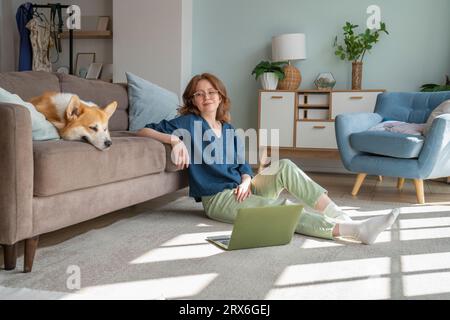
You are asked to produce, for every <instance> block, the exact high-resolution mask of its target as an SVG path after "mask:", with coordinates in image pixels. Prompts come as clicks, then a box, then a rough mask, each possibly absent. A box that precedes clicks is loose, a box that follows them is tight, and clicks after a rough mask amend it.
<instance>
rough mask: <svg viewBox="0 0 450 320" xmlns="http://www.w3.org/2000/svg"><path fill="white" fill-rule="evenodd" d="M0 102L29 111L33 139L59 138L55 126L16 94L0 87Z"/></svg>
mask: <svg viewBox="0 0 450 320" xmlns="http://www.w3.org/2000/svg"><path fill="white" fill-rule="evenodd" d="M0 102H3V103H11V104H17V105H20V106H24V107H25V108H27V109H28V110H29V111H30V116H31V129H32V134H33V140H56V139H59V134H58V131H57V130H56V128H55V126H53V124H51V123H50V122H49V121H47V119H46V118H45V116H44V115H43V114H42V113H40V112H39V111H37V110H36V108H35V107H34V106H33V105H32V104H31V103H29V102H25V101H23V100H22V99H21V98H20V97H19V96H18V95H17V94H12V93H10V92H8V91H6V90H5V89H3V88H0Z"/></svg>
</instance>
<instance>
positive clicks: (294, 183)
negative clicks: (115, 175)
mask: <svg viewBox="0 0 450 320" xmlns="http://www.w3.org/2000/svg"><path fill="white" fill-rule="evenodd" d="M229 111H230V100H229V98H228V96H227V91H226V89H225V86H224V85H223V83H222V82H221V81H220V80H219V79H218V78H217V77H215V76H214V75H212V74H208V73H204V74H201V75H196V76H195V77H193V78H192V79H191V81H190V82H189V84H188V85H187V87H186V90H185V92H184V94H183V107H181V108H180V110H179V113H180V116H179V117H177V118H174V119H172V120H170V121H167V120H163V121H161V122H160V123H151V124H148V125H146V127H145V128H143V129H141V130H139V131H138V132H137V134H138V135H140V136H145V137H151V138H154V139H157V140H159V141H161V142H163V143H170V144H171V145H172V148H173V149H172V159H173V161H174V163H175V164H176V165H177V167H178V168H179V169H184V168H188V172H189V195H190V196H192V197H194V198H195V200H196V201H197V202H200V201H201V202H202V205H203V207H204V209H205V212H206V215H207V216H208V217H210V218H211V219H215V220H218V221H223V222H228V223H233V221H234V219H235V217H236V215H237V212H238V209H239V208H243V207H264V206H275V205H289V204H292V202H290V201H289V200H287V199H283V198H279V195H280V193H281V191H282V190H283V189H286V190H287V191H288V192H290V193H291V194H292V195H294V196H295V197H296V198H297V199H298V200H299V201H301V202H303V203H304V204H306V208H305V209H304V210H303V211H302V214H301V215H300V219H299V223H298V225H297V228H296V232H297V233H300V234H304V235H307V236H313V237H319V238H324V239H334V238H336V237H349V238H353V239H354V240H357V241H360V242H361V243H364V244H372V243H373V242H374V241H375V239H376V238H377V236H378V235H379V234H380V233H381V232H382V231H384V230H385V229H387V228H389V227H390V226H391V225H392V224H393V223H394V221H395V219H396V218H397V216H398V214H399V210H398V209H394V210H392V212H391V213H389V214H387V215H383V216H378V217H374V218H371V219H367V220H363V221H352V220H351V218H350V217H349V216H348V215H347V214H346V213H345V212H343V211H342V210H340V209H339V207H338V206H337V205H336V204H335V203H334V202H333V201H331V199H330V198H329V197H328V195H327V191H326V190H325V189H324V188H322V187H321V186H319V185H318V184H317V183H315V182H314V181H313V180H312V179H311V178H309V177H308V176H307V175H306V174H305V173H304V172H303V171H302V170H301V169H300V168H298V167H297V166H296V165H295V164H294V163H293V162H292V161H290V160H287V159H282V160H279V162H278V163H277V166H276V168H277V169H276V172H268V171H267V170H269V169H270V168H266V169H265V170H263V171H261V172H260V173H259V174H257V175H254V174H253V171H252V169H251V167H250V166H249V164H248V163H247V162H245V160H244V161H242V157H243V154H242V153H243V149H242V148H239V147H238V145H239V142H240V140H239V139H238V138H237V136H236V135H235V134H233V135H230V134H229V133H230V132H232V133H234V128H233V126H232V125H231V124H230V113H229ZM183 130H184V131H183ZM183 132H184V133H185V134H186V133H188V134H189V139H187V138H186V135H185V134H184V135H183V134H180V133H183ZM192 137H194V138H193V139H192ZM199 137H200V138H199ZM205 137H206V139H205ZM189 140H190V141H189ZM205 140H206V141H205ZM214 143H216V147H215V148H210V147H211V145H210V144H214ZM229 145H233V148H229V147H228V146H229ZM208 148H209V149H208ZM188 149H190V150H191V151H189V150H188ZM206 149H208V150H209V151H211V152H209V153H208V152H205V151H206ZM233 151H234V153H235V154H234V155H230V153H231V152H233ZM209 154H210V155H211V156H208V155H209ZM217 156H218V157H217ZM211 157H212V158H213V160H217V159H219V161H211ZM224 159H227V160H230V159H232V161H225V160H224ZM244 159H245V156H244ZM199 160H200V161H199ZM272 165H273V164H272ZM311 208H312V209H313V210H311ZM313 211H315V212H313Z"/></svg>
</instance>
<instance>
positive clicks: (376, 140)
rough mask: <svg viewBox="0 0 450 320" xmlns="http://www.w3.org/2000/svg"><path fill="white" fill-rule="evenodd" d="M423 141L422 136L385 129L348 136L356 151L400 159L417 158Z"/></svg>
mask: <svg viewBox="0 0 450 320" xmlns="http://www.w3.org/2000/svg"><path fill="white" fill-rule="evenodd" d="M424 141H425V138H424V137H423V136H417V135H412V134H403V133H396V132H386V131H363V132H358V133H353V134H352V135H351V136H350V144H351V146H352V147H353V148H354V149H356V150H358V151H361V152H367V153H372V154H377V155H382V156H388V157H395V158H402V159H411V158H417V157H418V156H419V154H420V151H421V150H422V147H423V144H424Z"/></svg>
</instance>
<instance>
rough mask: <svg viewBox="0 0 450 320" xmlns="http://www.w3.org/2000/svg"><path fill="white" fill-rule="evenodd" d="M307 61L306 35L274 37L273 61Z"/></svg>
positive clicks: (294, 34)
mask: <svg viewBox="0 0 450 320" xmlns="http://www.w3.org/2000/svg"><path fill="white" fill-rule="evenodd" d="M301 59H306V41H305V34H304V33H289V34H282V35H279V36H275V37H272V60H273V61H284V60H301Z"/></svg>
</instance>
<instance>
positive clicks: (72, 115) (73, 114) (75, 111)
mask: <svg viewBox="0 0 450 320" xmlns="http://www.w3.org/2000/svg"><path fill="white" fill-rule="evenodd" d="M82 112H83V106H82V104H81V101H80V98H79V97H78V96H76V95H73V96H72V98H71V99H70V101H69V104H68V105H67V108H66V118H67V120H69V121H71V120H75V119H76V118H78V117H79V116H80V114H81V113H82Z"/></svg>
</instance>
